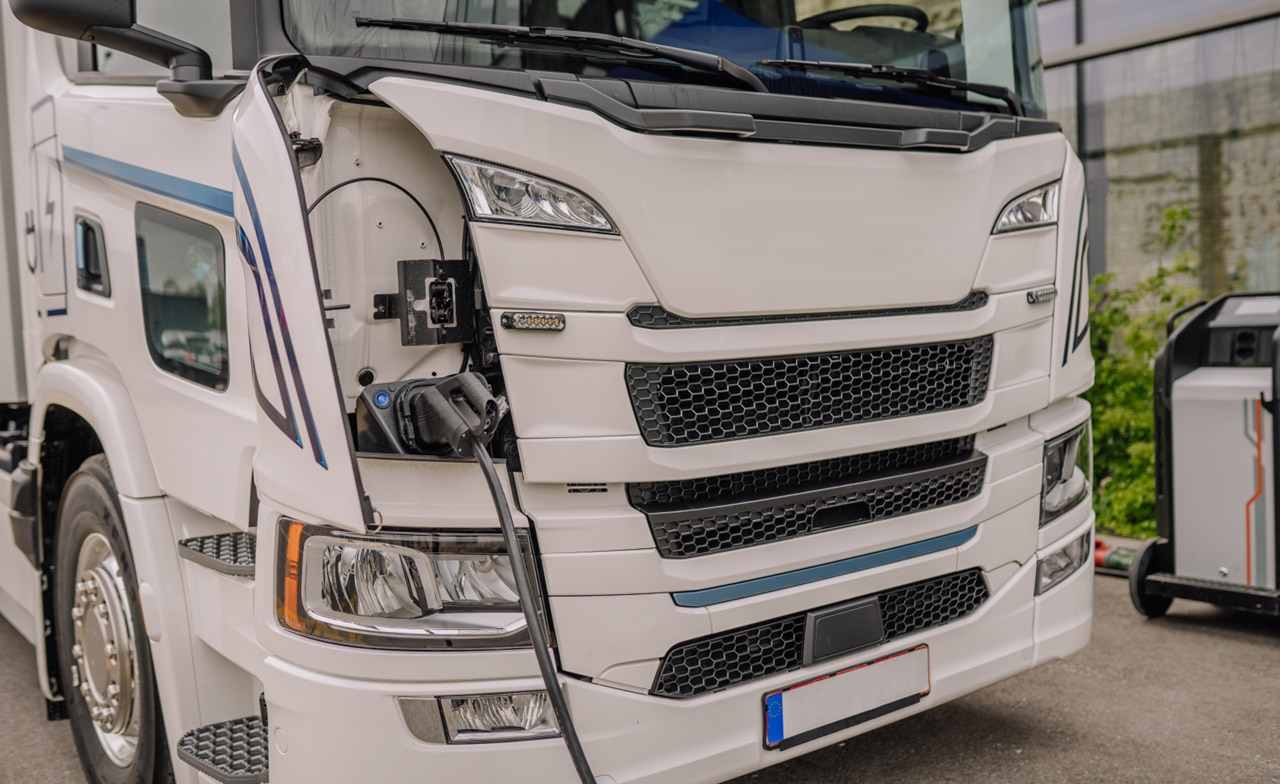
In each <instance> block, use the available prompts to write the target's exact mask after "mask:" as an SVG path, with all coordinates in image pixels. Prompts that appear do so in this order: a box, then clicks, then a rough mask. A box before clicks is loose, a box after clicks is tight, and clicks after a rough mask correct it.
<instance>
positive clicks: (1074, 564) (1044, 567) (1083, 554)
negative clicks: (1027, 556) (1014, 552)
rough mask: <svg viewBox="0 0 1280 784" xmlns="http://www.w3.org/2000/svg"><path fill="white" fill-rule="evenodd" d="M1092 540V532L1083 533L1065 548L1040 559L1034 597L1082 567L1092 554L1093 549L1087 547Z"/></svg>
mask: <svg viewBox="0 0 1280 784" xmlns="http://www.w3.org/2000/svg"><path fill="white" fill-rule="evenodd" d="M1092 540H1093V532H1092V531H1085V532H1084V533H1083V534H1081V535H1080V536H1078V537H1076V538H1075V539H1072V540H1071V542H1070V543H1069V544H1067V546H1066V547H1063V548H1061V549H1060V550H1054V551H1053V552H1052V553H1049V554H1048V555H1046V556H1045V557H1044V558H1041V559H1040V561H1039V562H1038V563H1037V564H1036V595H1037V596H1039V595H1041V594H1043V593H1045V592H1047V591H1048V590H1049V589H1050V588H1052V587H1054V586H1055V585H1057V584H1058V583H1060V582H1062V581H1063V580H1065V579H1067V578H1068V577H1070V576H1071V575H1073V574H1075V573H1076V570H1078V569H1079V568H1080V567H1081V566H1084V565H1085V562H1086V561H1088V560H1089V557H1090V556H1091V555H1092V554H1093V548H1092V547H1090V546H1089V543H1090V542H1091V541H1092Z"/></svg>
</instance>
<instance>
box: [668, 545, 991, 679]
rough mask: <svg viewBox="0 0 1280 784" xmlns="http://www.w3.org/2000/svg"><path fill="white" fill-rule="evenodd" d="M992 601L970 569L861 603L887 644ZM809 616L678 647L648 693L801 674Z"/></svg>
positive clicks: (791, 617) (982, 581)
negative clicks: (875, 611)
mask: <svg viewBox="0 0 1280 784" xmlns="http://www.w3.org/2000/svg"><path fill="white" fill-rule="evenodd" d="M990 596H991V594H990V592H989V590H988V589H987V582H986V580H985V579H984V578H983V576H982V571H981V570H980V569H970V570H968V571H964V572H955V573H953V574H948V575H944V576H942V577H935V578H933V579H930V580H924V581H921V582H918V583H912V584H910V585H904V586H901V587H899V588H892V589H890V590H888V591H883V592H881V593H879V594H872V595H869V596H864V597H860V598H862V599H870V598H872V597H875V598H876V599H877V600H878V601H879V604H880V617H881V623H882V625H883V627H884V642H886V643H887V642H890V641H892V640H894V639H896V638H898V637H903V636H906V635H908V634H911V633H913V632H918V631H923V630H924V629H931V628H935V627H938V626H942V625H944V624H947V623H951V622H952V621H956V620H958V619H960V618H963V617H965V616H966V615H969V614H970V613H972V612H973V611H974V610H976V609H978V608H979V607H981V606H982V604H983V603H984V602H986V600H987V599H988V598H990ZM841 604H844V602H841ZM819 609H822V608H819ZM806 615H807V613H797V614H795V615H788V616H785V617H782V618H775V619H773V620H771V621H766V622H764V623H759V624H755V625H752V626H744V627H742V628H739V629H733V630H731V631H727V632H721V633H719V634H713V635H710V636H707V637H702V638H699V639H697V640H690V641H688V642H684V643H681V644H679V645H676V646H675V647H673V648H672V649H671V650H670V651H668V652H667V655H666V656H664V657H662V662H661V664H659V666H658V673H657V675H656V676H654V680H653V686H652V688H650V690H649V693H650V694H652V695H654V696H657V697H670V698H673V699H688V698H689V697H696V696H698V695H700V694H708V693H710V692H714V691H721V690H723V689H727V688H729V687H730V686H736V685H738V684H740V683H746V682H748V681H753V680H757V679H759V678H765V677H768V676H770V675H776V674H777V673H780V672H786V671H788V670H797V669H800V668H801V666H802V665H803V662H804V637H805V618H806Z"/></svg>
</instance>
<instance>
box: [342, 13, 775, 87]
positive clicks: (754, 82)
mask: <svg viewBox="0 0 1280 784" xmlns="http://www.w3.org/2000/svg"><path fill="white" fill-rule="evenodd" d="M356 27H385V28H388V29H390V30H419V31H422V32H428V33H449V34H452V35H462V36H467V37H470V38H484V39H488V40H493V41H501V42H505V43H514V44H522V43H528V44H551V45H553V46H564V47H569V48H572V49H595V50H597V51H601V52H610V53H614V54H621V55H626V56H629V57H633V58H639V59H648V58H651V57H661V58H663V59H665V60H670V61H671V62H673V63H679V64H680V65H687V66H689V67H690V68H694V69H696V70H699V71H707V72H710V73H722V74H725V75H727V76H729V77H732V78H733V79H737V80H738V81H739V82H742V83H743V84H745V85H747V86H748V87H750V88H751V89H752V90H755V91H756V92H759V93H767V92H769V89H768V88H767V87H765V86H764V82H762V81H760V78H759V77H758V76H756V75H755V74H753V73H751V72H750V71H748V70H747V69H746V68H743V67H742V66H740V65H738V64H737V63H735V62H733V61H732V60H726V59H725V58H723V57H720V56H718V55H714V54H710V53H707V52H699V51H697V50H696V49H682V48H680V47H678V46H664V45H662V44H655V43H651V42H649V41H641V40H639V39H638V38H624V37H623V36H618V35H606V34H605V33H588V32H584V31H581V30H567V29H565V28H563V27H521V26H519V25H497V24H481V23H478V22H436V21H431V20H428V19H377V18H371V17H367V16H357V17H356Z"/></svg>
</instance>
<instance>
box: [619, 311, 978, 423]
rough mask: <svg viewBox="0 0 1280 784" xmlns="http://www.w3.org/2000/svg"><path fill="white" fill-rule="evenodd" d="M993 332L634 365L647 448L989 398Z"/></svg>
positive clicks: (634, 398)
mask: <svg viewBox="0 0 1280 784" xmlns="http://www.w3.org/2000/svg"><path fill="white" fill-rule="evenodd" d="M993 347H994V340H993V338H992V337H991V336H990V335H987V336H984V337H978V338H969V339H966V340H958V341H952V342H947V343H931V344H927V345H921V346H894V347H889V348H873V349H862V350H858V351H846V352H840V353H834V354H809V355H804V356H793V357H772V358H765V359H742V360H733V361H719V362H705V363H698V364H688V365H650V364H628V365H627V366H626V378H627V386H628V387H629V389H630V393H631V405H632V410H633V411H634V412H635V415H636V422H637V424H638V425H639V428H640V434H641V435H642V436H643V437H644V440H645V443H647V444H649V445H650V446H660V447H670V446H683V445H686V444H701V443H708V442H717V441H729V440H735V439H740V438H751V437H753V436H763V435H772V434H776V433H787V432H795V431H803V430H815V429H819V428H825V427H835V426H839V425H848V424H854V423H857V422H873V421H877V420H882V419H893V418H897V417H904V416H912V415H915V414H928V413H935V412H939V411H951V410H955V409H959V408H968V407H969V406H973V405H977V404H978V403H981V402H982V401H983V400H984V399H985V398H986V395H987V383H988V380H989V377H990V375H991V358H992V352H993Z"/></svg>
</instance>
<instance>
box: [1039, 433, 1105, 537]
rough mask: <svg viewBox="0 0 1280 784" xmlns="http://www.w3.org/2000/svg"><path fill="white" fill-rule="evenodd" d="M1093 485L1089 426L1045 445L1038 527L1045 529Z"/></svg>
mask: <svg viewBox="0 0 1280 784" xmlns="http://www.w3.org/2000/svg"><path fill="white" fill-rule="evenodd" d="M1092 484H1093V438H1092V432H1091V430H1090V427H1089V423H1088V422H1086V423H1084V424H1083V425H1081V426H1079V427H1077V428H1075V429H1074V430H1072V431H1071V432H1069V433H1066V434H1065V435H1061V436H1058V437H1057V438H1054V439H1053V440H1051V441H1049V442H1048V443H1046V444H1045V445H1044V488H1043V491H1042V494H1041V496H1040V525H1041V526H1044V525H1046V524H1048V523H1050V522H1052V521H1053V520H1056V519H1057V518H1058V517H1060V516H1062V515H1063V514H1064V513H1065V512H1067V511H1068V510H1070V509H1071V508H1072V507H1074V506H1075V505H1076V504H1078V503H1080V502H1081V501H1083V500H1084V499H1085V497H1087V496H1088V495H1089V488H1090V486H1091V485H1092Z"/></svg>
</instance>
